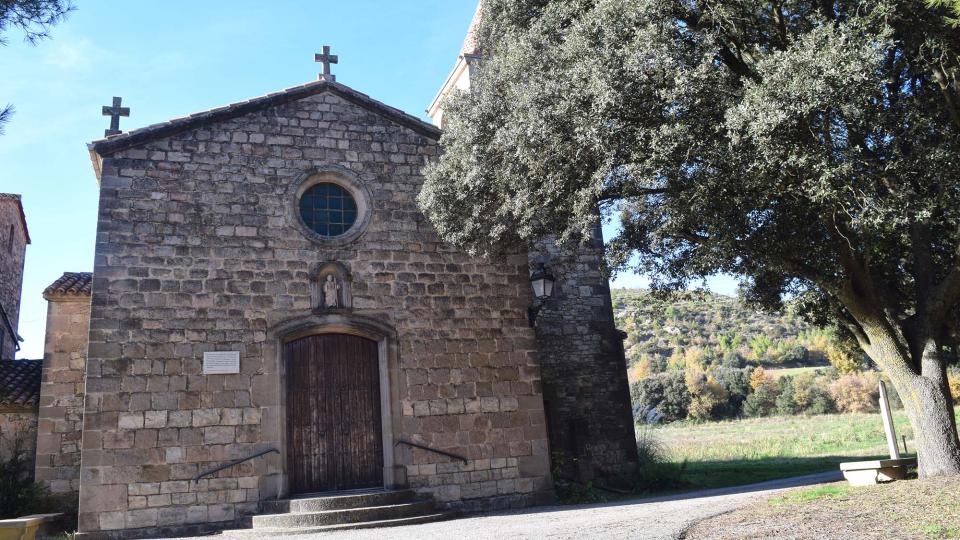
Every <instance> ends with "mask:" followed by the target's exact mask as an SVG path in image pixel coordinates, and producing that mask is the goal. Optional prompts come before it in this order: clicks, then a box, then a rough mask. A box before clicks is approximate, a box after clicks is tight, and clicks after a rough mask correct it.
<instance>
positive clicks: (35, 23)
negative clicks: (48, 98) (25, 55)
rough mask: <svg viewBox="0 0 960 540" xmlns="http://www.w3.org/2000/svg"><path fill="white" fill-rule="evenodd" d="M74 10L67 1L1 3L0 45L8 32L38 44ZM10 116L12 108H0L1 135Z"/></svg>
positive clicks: (45, 0) (9, 1)
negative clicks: (18, 34) (13, 29)
mask: <svg viewBox="0 0 960 540" xmlns="http://www.w3.org/2000/svg"><path fill="white" fill-rule="evenodd" d="M72 10H73V4H72V3H71V2H70V1H69V0H3V1H0V45H6V44H7V40H6V38H5V36H4V34H5V33H6V31H7V30H9V29H10V28H17V29H19V30H21V31H22V32H23V37H24V39H25V40H26V41H28V42H29V43H32V44H36V42H37V41H39V40H41V39H43V38H47V37H49V36H50V27H51V26H53V25H54V24H56V23H58V22H60V21H62V20H63V19H64V17H66V16H67V13H69V12H70V11H72ZM11 116H13V106H12V105H7V106H5V107H2V108H0V135H3V126H4V125H5V124H6V123H7V122H8V121H9V120H10V117H11Z"/></svg>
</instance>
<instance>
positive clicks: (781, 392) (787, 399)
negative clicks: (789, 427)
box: [774, 377, 799, 415]
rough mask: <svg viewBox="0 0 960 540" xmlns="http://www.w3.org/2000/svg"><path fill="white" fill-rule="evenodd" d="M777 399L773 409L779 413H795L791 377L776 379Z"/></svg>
mask: <svg viewBox="0 0 960 540" xmlns="http://www.w3.org/2000/svg"><path fill="white" fill-rule="evenodd" d="M777 392H778V394H777V399H776V401H775V405H774V409H775V410H776V413H777V414H779V415H788V414H797V412H798V409H799V408H798V407H797V402H796V401H795V400H794V395H793V394H794V389H793V378H791V377H781V378H780V379H778V380H777Z"/></svg>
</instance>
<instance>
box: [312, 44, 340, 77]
mask: <svg viewBox="0 0 960 540" xmlns="http://www.w3.org/2000/svg"><path fill="white" fill-rule="evenodd" d="M313 61H314V62H320V63H321V64H323V73H321V74H320V77H318V79H319V80H321V81H330V82H334V81H336V80H337V76H336V75H333V74H332V73H330V64H336V63H337V62H338V61H339V57H337V55H335V54H330V46H329V45H324V46H323V54H320V53H317V54H315V55H313Z"/></svg>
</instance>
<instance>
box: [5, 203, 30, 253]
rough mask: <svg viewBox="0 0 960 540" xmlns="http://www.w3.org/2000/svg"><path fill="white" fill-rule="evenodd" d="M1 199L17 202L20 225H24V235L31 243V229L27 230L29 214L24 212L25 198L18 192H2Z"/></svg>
mask: <svg viewBox="0 0 960 540" xmlns="http://www.w3.org/2000/svg"><path fill="white" fill-rule="evenodd" d="M0 199H3V200H8V201H13V202H14V203H16V205H17V210H19V211H20V226H21V227H23V237H24V238H26V240H27V244H29V243H30V231H28V230H27V215H26V214H25V213H23V200H22V199H21V198H20V195H18V194H16V193H0Z"/></svg>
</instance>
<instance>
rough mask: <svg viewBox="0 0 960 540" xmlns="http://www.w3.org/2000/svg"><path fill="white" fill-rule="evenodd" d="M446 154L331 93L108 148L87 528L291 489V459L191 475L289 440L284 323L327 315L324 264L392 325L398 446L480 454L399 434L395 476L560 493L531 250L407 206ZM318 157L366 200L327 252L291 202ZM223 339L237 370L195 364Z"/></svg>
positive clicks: (457, 497) (87, 456) (89, 406)
mask: <svg viewBox="0 0 960 540" xmlns="http://www.w3.org/2000/svg"><path fill="white" fill-rule="evenodd" d="M121 137H122V136H121ZM436 151H437V146H436V141H435V140H434V139H433V138H432V137H425V136H424V135H422V134H420V133H418V132H415V131H413V130H411V129H410V128H408V127H404V126H400V125H398V124H396V123H394V122H392V121H391V120H389V119H387V118H385V117H384V116H383V115H381V114H378V113H377V112H376V111H374V110H371V109H370V108H369V107H362V106H359V105H357V104H355V102H352V101H347V100H346V99H344V98H343V97H341V96H340V95H335V94H332V93H321V94H317V95H313V96H311V97H307V98H304V99H300V100H299V101H293V102H288V103H285V104H280V105H277V106H275V107H273V108H270V109H268V110H263V111H259V112H251V113H249V114H247V115H245V116H240V117H235V118H232V119H229V120H224V121H222V122H219V123H216V124H207V125H204V126H198V127H195V128H191V129H188V130H185V131H182V132H179V133H176V134H174V135H170V136H169V137H168V138H163V139H159V140H155V141H153V142H149V143H146V144H144V145H142V146H139V147H135V148H130V149H125V150H121V151H119V152H117V153H114V154H112V155H107V156H105V159H104V160H103V162H102V165H101V170H102V179H101V181H102V183H101V194H100V214H99V223H98V234H97V244H96V260H95V271H94V276H95V277H94V287H93V301H92V314H91V323H90V346H89V359H88V361H87V380H86V385H87V386H86V388H87V396H86V406H85V421H84V426H85V427H84V434H83V459H82V471H81V485H80V505H81V508H80V530H81V531H84V532H90V531H106V532H109V531H117V530H119V529H134V528H145V529H144V530H150V531H154V532H155V531H157V530H161V529H162V528H164V527H172V526H175V525H180V524H191V523H197V524H199V523H205V522H224V521H228V520H232V519H234V518H236V517H238V516H239V515H241V514H244V513H248V512H252V511H254V510H255V509H256V507H257V502H258V501H259V500H261V499H262V498H265V497H274V496H276V495H277V493H278V492H282V491H283V457H282V456H283V452H282V451H281V454H280V455H279V456H278V455H275V454H274V455H270V456H267V457H265V458H259V459H258V460H256V461H253V462H247V463H246V464H244V465H243V466H240V467H236V468H233V469H231V470H229V471H224V472H223V473H220V474H219V475H218V476H217V477H215V478H211V479H203V480H201V481H199V482H191V481H190V479H191V478H192V477H193V476H194V475H196V474H197V473H198V472H200V471H202V470H204V469H206V468H207V467H210V466H211V465H216V464H219V463H221V462H223V461H226V460H229V459H233V458H237V457H245V456H247V455H250V454H251V453H253V452H255V451H258V450H261V449H265V448H269V447H277V448H280V449H281V450H282V449H283V439H284V435H283V432H282V425H283V416H284V411H285V405H284V401H283V390H282V389H283V378H282V361H281V359H280V340H281V338H282V337H283V336H282V330H281V329H283V328H290V327H291V325H292V326H297V325H300V326H302V325H309V324H311V321H317V320H319V319H318V318H317V315H316V314H315V313H314V309H313V308H314V307H315V306H314V305H313V304H312V302H311V295H310V290H311V280H312V279H313V278H314V275H313V274H314V273H315V271H316V268H317V266H318V265H319V264H320V263H323V262H325V261H338V262H339V263H342V264H343V265H344V266H345V267H346V269H347V271H348V272H349V273H350V275H351V279H352V286H351V287H352V289H351V292H352V299H353V306H354V308H353V309H352V310H346V311H348V312H349V313H348V314H347V315H344V316H345V317H346V316H357V317H361V316H362V317H365V318H367V319H370V320H376V321H378V322H379V323H380V324H383V325H386V326H389V327H390V328H392V329H393V330H394V331H395V342H394V343H393V345H394V346H395V349H396V359H395V366H394V367H393V368H392V369H393V371H394V372H395V373H394V375H395V377H396V378H395V381H394V382H393V383H392V384H393V387H392V388H391V389H390V390H391V392H392V395H393V396H394V402H393V403H392V406H393V407H394V415H395V419H394V421H393V435H394V437H395V438H404V439H408V440H412V441H416V442H419V443H421V444H426V445H429V446H432V447H435V448H439V449H442V450H446V451H448V452H453V453H455V454H460V455H463V456H465V457H466V458H467V460H468V462H467V464H466V465H462V464H453V463H451V460H450V459H448V458H446V457H443V456H440V455H437V454H434V453H429V452H424V451H421V450H411V449H409V448H405V447H403V446H400V447H397V448H395V449H394V450H393V452H394V455H393V456H392V457H393V459H394V462H395V463H396V465H397V477H396V478H395V479H394V482H395V483H396V484H399V485H402V484H403V483H406V484H408V485H409V486H411V487H414V488H415V489H417V490H420V491H423V492H428V493H432V494H433V495H435V496H436V497H437V499H439V500H440V501H441V502H442V503H445V504H448V505H459V506H466V507H470V508H476V507H495V506H515V505H521V504H528V503H531V502H534V501H538V500H544V499H545V498H548V497H549V496H550V494H551V483H550V478H549V459H548V456H547V440H546V427H545V420H544V413H543V401H542V397H541V394H540V370H539V366H538V361H537V358H536V353H535V350H536V343H535V336H534V333H533V331H532V329H531V328H529V326H528V325H527V321H526V311H525V310H526V307H527V305H529V302H530V300H531V299H530V292H529V290H528V289H529V284H528V280H527V258H526V255H519V256H513V257H510V258H509V259H507V260H500V261H485V260H479V259H475V258H471V257H469V256H467V255H466V254H464V253H461V252H459V251H455V250H453V249H452V248H451V247H449V246H447V245H445V244H443V243H441V242H440V241H439V240H438V238H437V236H436V234H435V232H434V231H433V230H432V228H431V226H430V225H429V224H428V222H427V221H426V218H425V217H424V216H423V215H422V214H421V213H420V211H419V209H418V208H417V206H416V202H415V198H416V195H417V193H418V192H419V190H420V186H421V183H422V177H421V176H420V173H419V171H420V168H421V167H422V166H423V164H424V163H425V162H426V160H427V159H428V158H430V157H431V156H433V155H435V153H436ZM314 169H317V170H324V171H334V172H336V173H337V174H343V175H346V176H349V177H352V178H354V179H355V181H356V182H359V183H360V184H362V185H363V187H364V189H366V190H367V191H368V193H369V194H370V198H371V201H370V202H371V205H372V207H373V214H372V218H371V220H370V222H369V225H368V228H367V230H366V231H365V233H364V234H363V235H362V236H361V237H360V238H359V239H357V240H355V241H354V242H352V243H349V244H346V245H342V246H338V247H336V246H335V247H329V246H322V245H318V244H317V243H314V242H312V241H311V240H309V239H308V238H307V237H306V236H305V235H304V234H303V233H302V231H301V230H300V228H299V227H298V226H297V224H296V219H295V216H294V215H293V197H294V193H295V191H296V189H297V187H298V185H300V183H301V182H302V181H303V179H304V178H305V176H308V175H309V171H311V170H314ZM291 321H293V322H291ZM297 321H301V322H299V323H298V322H297ZM213 350H238V351H240V355H241V373H240V374H237V375H208V376H204V375H202V374H201V359H202V355H203V353H204V352H206V351H213ZM404 477H405V478H404Z"/></svg>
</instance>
